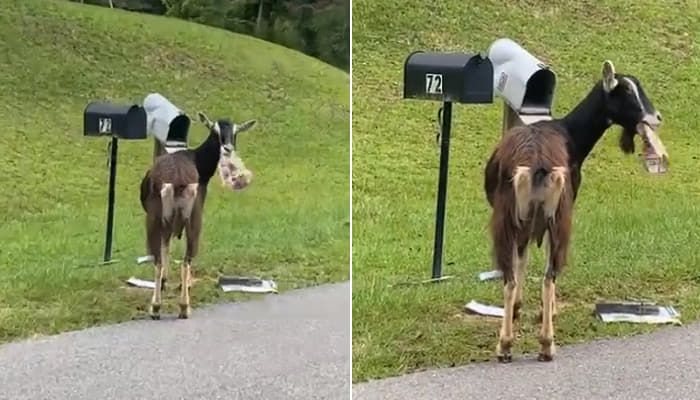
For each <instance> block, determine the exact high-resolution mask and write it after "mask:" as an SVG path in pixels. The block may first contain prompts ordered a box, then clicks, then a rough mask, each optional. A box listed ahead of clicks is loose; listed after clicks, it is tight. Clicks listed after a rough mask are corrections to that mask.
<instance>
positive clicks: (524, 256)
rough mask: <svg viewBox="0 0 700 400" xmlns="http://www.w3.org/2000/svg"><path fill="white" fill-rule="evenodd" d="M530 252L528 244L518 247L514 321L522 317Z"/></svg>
mask: <svg viewBox="0 0 700 400" xmlns="http://www.w3.org/2000/svg"><path fill="white" fill-rule="evenodd" d="M527 263H528V251H527V244H525V245H522V246H520V245H519V246H518V256H517V258H516V261H515V264H514V266H515V301H514V305H513V319H518V318H519V317H520V310H521V309H522V306H523V289H524V286H525V275H526V273H527Z"/></svg>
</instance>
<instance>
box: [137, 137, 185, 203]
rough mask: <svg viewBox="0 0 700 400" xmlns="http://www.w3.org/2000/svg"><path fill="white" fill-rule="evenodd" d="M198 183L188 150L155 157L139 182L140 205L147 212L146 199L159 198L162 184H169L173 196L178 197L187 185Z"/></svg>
mask: <svg viewBox="0 0 700 400" xmlns="http://www.w3.org/2000/svg"><path fill="white" fill-rule="evenodd" d="M198 182H199V173H198V172H197V165H196V164H195V160H194V154H192V152H190V151H188V150H184V151H178V152H175V153H172V154H164V155H161V156H159V157H157V158H156V159H155V161H154V163H153V166H152V167H151V169H149V170H148V171H147V172H146V175H145V176H144V178H143V180H142V181H141V205H142V206H143V209H144V210H145V211H148V206H147V203H148V198H159V197H160V192H161V190H162V189H163V185H164V184H171V185H172V188H173V190H174V193H173V194H174V195H175V196H180V195H181V194H182V193H183V191H184V190H185V189H186V188H187V187H188V185H191V184H196V183H198Z"/></svg>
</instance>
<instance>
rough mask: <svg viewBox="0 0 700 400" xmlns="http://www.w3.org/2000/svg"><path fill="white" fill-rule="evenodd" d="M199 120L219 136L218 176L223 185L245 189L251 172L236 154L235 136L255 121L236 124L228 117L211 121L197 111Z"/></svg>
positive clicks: (251, 177)
mask: <svg viewBox="0 0 700 400" xmlns="http://www.w3.org/2000/svg"><path fill="white" fill-rule="evenodd" d="M198 116H199V120H200V122H201V123H203V124H204V125H205V126H206V127H207V128H208V129H209V132H210V134H215V135H217V137H218V138H219V145H220V153H219V154H220V155H219V176H220V177H221V181H222V183H223V184H224V186H229V187H231V188H232V189H233V190H242V189H245V188H246V187H247V186H248V185H249V184H250V182H251V181H252V179H253V173H252V172H251V171H250V170H249V169H247V168H246V167H245V164H243V160H241V158H240V157H239V156H238V153H237V148H236V138H237V137H238V134H239V133H241V132H245V131H247V130H250V129H252V128H253V127H255V125H256V124H257V121H256V120H254V119H252V120H249V121H246V122H244V123H242V124H240V125H239V124H236V123H233V122H231V121H229V120H228V119H220V120H218V121H216V122H212V121H211V120H209V118H208V117H207V116H206V114H204V113H203V112H199V113H198Z"/></svg>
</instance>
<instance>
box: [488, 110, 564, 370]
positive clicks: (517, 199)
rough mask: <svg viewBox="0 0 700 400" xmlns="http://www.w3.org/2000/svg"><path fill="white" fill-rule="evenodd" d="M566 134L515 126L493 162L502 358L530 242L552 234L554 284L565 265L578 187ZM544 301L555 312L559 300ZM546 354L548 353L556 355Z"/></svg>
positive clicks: (491, 187) (490, 183)
mask: <svg viewBox="0 0 700 400" xmlns="http://www.w3.org/2000/svg"><path fill="white" fill-rule="evenodd" d="M564 137H565V136H564V135H563V132H561V131H559V130H558V129H557V126H556V125H539V124H534V125H527V126H519V127H515V128H513V129H511V130H510V131H509V132H507V134H506V136H505V137H504V138H503V140H502V142H501V143H500V145H499V146H498V148H497V149H496V150H495V151H494V153H493V155H492V156H491V159H490V160H489V162H488V167H487V169H486V193H487V198H488V201H489V203H490V205H491V206H492V207H493V214H492V216H491V224H490V229H491V235H492V238H493V244H494V249H493V252H494V254H493V255H494V263H495V264H496V266H497V267H498V269H499V270H501V271H502V272H503V275H504V279H505V281H506V288H505V291H504V302H505V304H506V306H505V312H506V315H505V316H504V324H507V325H508V326H506V327H505V331H502V340H501V342H500V343H499V349H498V351H499V357H504V354H507V351H508V350H509V348H510V346H511V343H512V320H513V318H515V316H516V313H517V312H518V310H519V309H520V304H521V302H522V283H523V280H524V276H525V271H526V268H527V257H528V254H527V247H528V245H529V243H530V241H531V240H533V239H534V240H536V241H537V244H538V246H540V245H541V244H542V240H543V238H544V235H545V233H546V232H549V237H548V239H549V244H550V249H551V254H552V256H551V259H550V261H549V264H550V265H551V270H552V271H551V272H552V273H550V272H549V271H548V276H550V275H551V277H552V282H553V279H554V278H553V277H554V276H556V274H557V273H559V272H560V271H561V269H562V267H563V266H564V265H565V264H566V256H567V251H568V246H569V240H570V235H571V220H572V210H573V186H572V179H571V178H570V174H569V168H568V165H569V160H568V152H567V147H566V141H565V140H564ZM543 297H544V296H543ZM545 301H546V302H548V304H549V306H545V307H543V314H551V313H552V312H553V307H554V304H553V302H554V299H553V297H550V296H547V298H546V299H544V298H543V304H545V303H544V302H545ZM547 329H549V328H547ZM544 335H545V336H546V333H545V334H544ZM548 346H551V341H550V343H549V344H548ZM547 354H548V355H544V356H543V357H546V356H551V353H547Z"/></svg>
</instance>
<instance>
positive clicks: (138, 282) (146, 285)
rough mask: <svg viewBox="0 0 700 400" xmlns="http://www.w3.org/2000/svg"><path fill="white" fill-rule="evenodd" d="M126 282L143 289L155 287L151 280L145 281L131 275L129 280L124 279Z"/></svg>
mask: <svg viewBox="0 0 700 400" xmlns="http://www.w3.org/2000/svg"><path fill="white" fill-rule="evenodd" d="M126 283H128V284H129V285H131V286H136V287H140V288H144V289H155V287H156V283H155V282H153V281H147V280H144V279H139V278H136V277H133V276H132V277H131V278H129V280H128V281H126Z"/></svg>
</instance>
